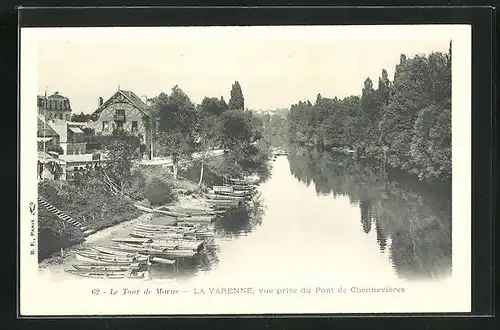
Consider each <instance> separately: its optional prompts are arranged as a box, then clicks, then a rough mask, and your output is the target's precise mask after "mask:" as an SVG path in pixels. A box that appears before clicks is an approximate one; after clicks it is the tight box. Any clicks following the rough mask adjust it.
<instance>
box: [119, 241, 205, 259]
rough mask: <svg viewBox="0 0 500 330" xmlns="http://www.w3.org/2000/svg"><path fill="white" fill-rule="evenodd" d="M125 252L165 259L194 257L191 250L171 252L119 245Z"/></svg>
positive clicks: (124, 244)
mask: <svg viewBox="0 0 500 330" xmlns="http://www.w3.org/2000/svg"><path fill="white" fill-rule="evenodd" d="M120 247H122V248H123V249H125V250H129V251H134V252H137V253H139V254H143V255H152V256H154V257H167V258H191V257H194V256H195V255H196V252H195V251H193V250H173V249H161V248H157V249H155V248H144V247H137V246H134V245H133V244H127V243H123V244H120Z"/></svg>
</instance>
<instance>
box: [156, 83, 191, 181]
mask: <svg viewBox="0 0 500 330" xmlns="http://www.w3.org/2000/svg"><path fill="white" fill-rule="evenodd" d="M152 115H153V117H154V118H155V120H156V122H157V135H158V136H157V138H156V143H157V148H156V150H157V151H158V154H159V155H163V156H170V157H172V161H173V166H174V177H177V168H178V163H179V161H180V159H181V158H189V157H190V156H191V154H192V152H193V150H195V145H196V143H197V139H199V136H198V134H197V130H198V124H199V122H198V115H197V111H196V107H195V105H194V103H193V102H191V100H190V99H189V97H188V96H187V95H186V93H184V91H182V90H181V89H180V88H179V86H177V85H176V86H174V87H173V88H172V91H171V94H170V95H167V94H165V93H161V94H160V95H158V96H157V97H156V98H154V99H153V100H152Z"/></svg>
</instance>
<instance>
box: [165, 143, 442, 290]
mask: <svg viewBox="0 0 500 330" xmlns="http://www.w3.org/2000/svg"><path fill="white" fill-rule="evenodd" d="M272 164H273V168H272V171H271V176H270V178H269V179H268V180H267V181H265V182H263V183H262V184H261V185H260V187H259V195H258V196H257V197H256V198H255V200H254V201H253V202H252V203H250V204H249V205H248V206H246V207H245V208H241V209H235V210H232V211H230V212H228V213H226V214H225V215H224V216H223V217H221V218H219V219H217V220H216V222H215V223H214V224H213V225H214V228H215V231H216V235H217V238H216V246H214V247H212V248H211V249H210V248H209V249H207V251H206V252H205V253H204V254H202V255H201V256H200V258H202V259H203V260H202V262H201V263H197V266H196V267H195V268H191V269H189V268H187V269H184V270H183V271H184V272H186V275H189V276H188V277H192V276H209V277H212V276H214V277H215V278H224V277H231V278H239V277H238V276H252V275H253V274H255V276H264V277H266V276H287V277H288V278H290V277H293V276H302V275H300V274H303V275H305V276H313V275H314V274H318V275H319V274H321V275H322V276H325V275H328V274H331V276H332V277H335V278H350V279H352V278H356V277H359V278H363V276H369V277H370V278H374V277H378V278H380V279H385V280H390V279H391V278H394V279H396V278H399V279H404V280H412V279H421V280H425V279H427V280H432V279H444V278H446V277H448V276H449V275H450V274H451V266H452V264H451V262H452V261H451V260H452V255H451V253H452V249H451V246H452V245H451V198H450V191H451V187H450V186H449V185H448V184H441V185H440V186H436V185H434V186H430V185H426V184H424V183H422V182H420V181H418V180H416V179H414V178H412V177H409V176H408V175H405V174H402V173H395V172H389V173H385V172H384V171H383V168H382V166H381V165H379V164H378V163H377V162H372V161H369V160H365V159H361V160H357V159H356V158H355V157H353V156H352V155H345V154H342V153H332V152H320V151H311V150H306V149H294V148H291V149H289V151H288V156H279V157H277V159H276V160H275V161H273V162H272ZM196 172H197V171H196V170H193V175H194V174H195V173H196ZM206 179H208V180H209V181H210V180H217V178H215V177H213V176H211V174H210V173H207V176H206ZM165 275H166V274H165ZM176 277H177V278H179V277H178V274H177V275H176Z"/></svg>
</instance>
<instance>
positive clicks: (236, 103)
mask: <svg viewBox="0 0 500 330" xmlns="http://www.w3.org/2000/svg"><path fill="white" fill-rule="evenodd" d="M228 106H229V109H230V110H244V109H245V98H244V97H243V91H242V90H241V86H240V83H239V82H238V81H235V82H234V84H233V86H232V88H231V98H230V99H229V104H228Z"/></svg>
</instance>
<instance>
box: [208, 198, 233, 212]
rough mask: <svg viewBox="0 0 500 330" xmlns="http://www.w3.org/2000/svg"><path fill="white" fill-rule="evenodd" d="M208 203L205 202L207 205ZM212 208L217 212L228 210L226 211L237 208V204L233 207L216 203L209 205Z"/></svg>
mask: <svg viewBox="0 0 500 330" xmlns="http://www.w3.org/2000/svg"><path fill="white" fill-rule="evenodd" d="M208 202H209V201H208V200H207V203H208ZM211 205H212V207H213V208H215V209H217V210H224V211H226V210H228V209H232V208H235V207H238V204H236V205H234V204H217V203H213V204H211Z"/></svg>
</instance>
